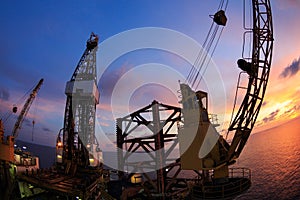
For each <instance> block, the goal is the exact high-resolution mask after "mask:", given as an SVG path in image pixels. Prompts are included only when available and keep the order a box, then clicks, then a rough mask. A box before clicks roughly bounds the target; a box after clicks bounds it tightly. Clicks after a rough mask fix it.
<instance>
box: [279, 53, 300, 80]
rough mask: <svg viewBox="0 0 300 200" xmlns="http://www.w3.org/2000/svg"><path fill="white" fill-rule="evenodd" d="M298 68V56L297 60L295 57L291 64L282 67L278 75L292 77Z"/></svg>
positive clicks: (299, 65)
mask: <svg viewBox="0 0 300 200" xmlns="http://www.w3.org/2000/svg"><path fill="white" fill-rule="evenodd" d="M299 69H300V57H299V58H298V60H296V59H295V60H294V61H293V63H292V64H290V65H289V66H287V67H286V68H284V70H283V71H282V72H281V74H280V77H281V78H288V77H292V76H294V75H295V74H297V72H298V71H299Z"/></svg>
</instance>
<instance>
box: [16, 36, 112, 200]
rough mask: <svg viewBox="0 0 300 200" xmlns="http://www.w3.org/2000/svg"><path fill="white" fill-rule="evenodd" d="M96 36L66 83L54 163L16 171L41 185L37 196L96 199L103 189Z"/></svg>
mask: <svg viewBox="0 0 300 200" xmlns="http://www.w3.org/2000/svg"><path fill="white" fill-rule="evenodd" d="M97 47H98V36H97V35H95V34H94V33H92V34H91V35H90V38H89V39H88V41H87V43H86V49H85V51H84V53H83V55H82V57H81V59H80V61H79V63H78V65H77V67H76V69H75V71H74V73H73V75H72V77H71V79H70V81H68V82H67V84H66V89H65V94H66V95H67V100H66V107H65V115H64V127H63V128H62V129H61V130H60V131H59V134H58V137H57V143H56V165H55V166H54V167H52V168H50V169H41V170H36V171H34V170H33V171H30V172H28V171H27V172H26V173H23V174H20V175H18V179H19V180H20V181H24V182H26V183H29V184H30V185H31V187H32V190H31V191H27V193H28V194H27V195H28V197H30V196H32V195H37V194H34V188H39V189H42V190H43V192H42V193H41V194H39V195H40V196H41V197H43V198H46V199H51V198H52V197H55V198H56V199H100V195H101V196H102V197H103V196H106V197H107V198H106V199H109V198H110V196H109V195H108V194H106V192H105V191H104V190H103V187H102V186H103V184H104V179H103V178H102V173H103V169H102V151H101V150H100V148H99V145H98V141H97V139H96V137H95V113H96V105H97V104H98V103H99V91H98V88H97V82H96V81H97V75H96V51H97Z"/></svg>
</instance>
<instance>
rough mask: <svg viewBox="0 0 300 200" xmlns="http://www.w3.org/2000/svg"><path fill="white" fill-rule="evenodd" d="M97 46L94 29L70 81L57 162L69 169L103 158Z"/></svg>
mask: <svg viewBox="0 0 300 200" xmlns="http://www.w3.org/2000/svg"><path fill="white" fill-rule="evenodd" d="M97 46H98V36H97V35H95V34H94V33H92V34H91V36H90V38H89V39H88V41H87V44H86V49H85V51H84V53H83V55H82V57H81V59H80V61H79V63H78V65H77V67H76V69H75V71H74V73H73V75H72V77H71V79H70V81H68V82H67V84H66V90H65V94H66V95H67V101H66V107H65V116H64V127H63V129H62V132H63V138H62V140H61V136H60V134H59V137H58V141H57V149H58V154H57V162H58V163H62V164H63V165H65V166H66V173H69V171H68V170H70V169H71V170H75V171H76V168H77V167H84V168H85V167H87V166H98V165H99V164H100V161H101V159H102V158H101V151H100V149H99V147H98V142H97V139H96V137H95V114H96V105H97V104H98V103H99V91H98V88H97V74H96V51H97ZM60 147H62V148H60ZM59 150H61V151H60V152H59ZM73 173H74V171H73Z"/></svg>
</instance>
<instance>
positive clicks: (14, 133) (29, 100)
mask: <svg viewBox="0 0 300 200" xmlns="http://www.w3.org/2000/svg"><path fill="white" fill-rule="evenodd" d="M43 82H44V79H41V80H40V81H39V82H38V84H37V85H36V86H35V87H34V89H33V90H32V92H31V93H30V95H29V97H28V98H27V100H26V102H25V104H24V106H23V108H22V110H21V113H20V115H19V116H18V119H17V121H16V123H15V125H14V128H13V130H12V136H13V137H14V138H17V137H18V133H19V130H20V128H21V126H22V123H23V121H24V118H25V117H26V115H27V113H28V111H29V109H30V106H31V104H32V102H33V101H34V99H35V97H36V95H37V93H38V91H39V89H40V88H41V86H42V84H43ZM16 110H17V109H16V107H14V108H13V111H14V112H16Z"/></svg>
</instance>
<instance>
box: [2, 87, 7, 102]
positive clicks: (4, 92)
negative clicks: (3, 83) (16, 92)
mask: <svg viewBox="0 0 300 200" xmlns="http://www.w3.org/2000/svg"><path fill="white" fill-rule="evenodd" d="M0 99H2V100H4V101H8V100H9V92H8V90H6V89H5V88H0Z"/></svg>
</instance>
